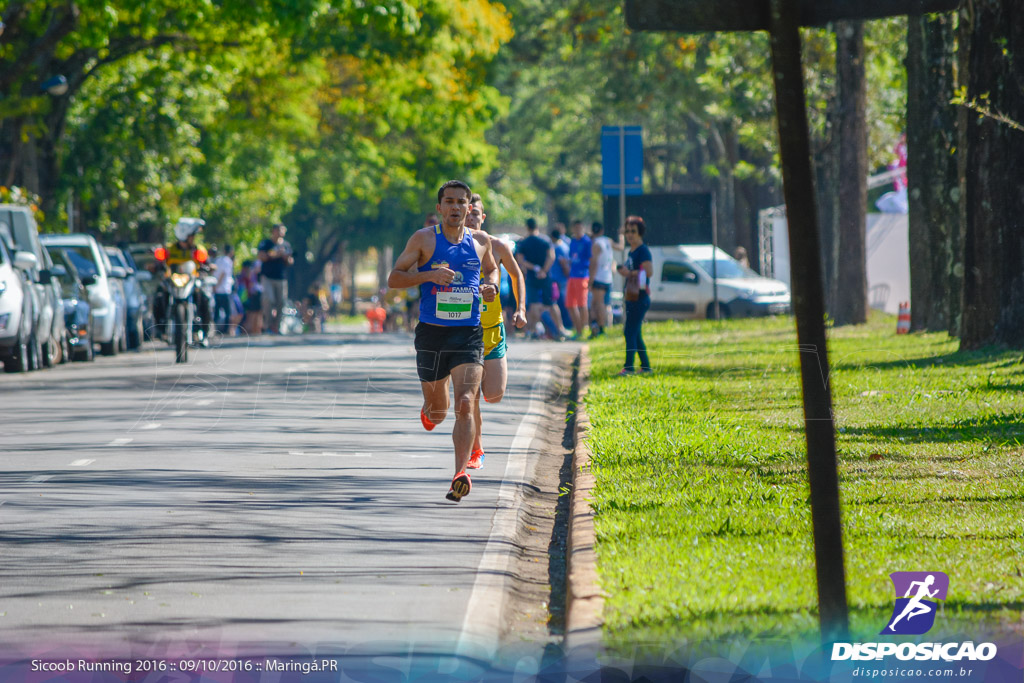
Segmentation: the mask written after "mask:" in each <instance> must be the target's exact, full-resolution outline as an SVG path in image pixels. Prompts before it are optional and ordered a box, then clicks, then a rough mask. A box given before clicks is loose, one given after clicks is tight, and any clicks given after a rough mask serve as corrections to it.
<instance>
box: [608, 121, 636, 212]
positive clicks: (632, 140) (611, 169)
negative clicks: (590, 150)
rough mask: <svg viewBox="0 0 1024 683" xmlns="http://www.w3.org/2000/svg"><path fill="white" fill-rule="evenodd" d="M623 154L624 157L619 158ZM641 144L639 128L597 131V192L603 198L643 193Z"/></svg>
mask: <svg viewBox="0 0 1024 683" xmlns="http://www.w3.org/2000/svg"><path fill="white" fill-rule="evenodd" d="M623 153H624V154H623ZM643 178H644V143H643V128H642V127H641V126H602V127H601V189H602V193H603V194H605V195H607V196H612V197H617V196H618V195H619V192H620V191H621V190H622V189H625V194H627V195H635V194H643V193H644V185H643Z"/></svg>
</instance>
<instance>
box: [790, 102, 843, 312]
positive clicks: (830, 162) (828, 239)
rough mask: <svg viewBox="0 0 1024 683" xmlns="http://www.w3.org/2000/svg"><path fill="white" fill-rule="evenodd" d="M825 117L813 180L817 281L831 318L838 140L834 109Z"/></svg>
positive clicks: (836, 258)
mask: <svg viewBox="0 0 1024 683" xmlns="http://www.w3.org/2000/svg"><path fill="white" fill-rule="evenodd" d="M830 106H831V104H830ZM828 118H829V120H830V122H831V123H830V125H829V131H830V132H829V139H828V140H826V141H825V142H824V144H823V145H822V146H821V147H820V148H819V149H818V150H816V152H815V154H814V180H815V188H816V191H817V193H818V195H817V196H818V223H819V224H820V226H821V285H822V288H823V289H824V294H825V311H826V312H827V313H828V314H829V315H830V316H832V317H833V318H834V317H835V310H836V289H837V287H836V285H837V283H838V281H839V200H838V197H839V144H838V141H837V140H836V136H835V132H834V131H835V122H834V118H835V117H834V112H830V113H829V116H828ZM790 249H792V246H791V247H790Z"/></svg>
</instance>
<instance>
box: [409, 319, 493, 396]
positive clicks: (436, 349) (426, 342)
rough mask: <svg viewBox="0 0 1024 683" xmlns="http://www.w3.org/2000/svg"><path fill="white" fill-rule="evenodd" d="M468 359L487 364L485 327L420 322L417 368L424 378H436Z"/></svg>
mask: <svg viewBox="0 0 1024 683" xmlns="http://www.w3.org/2000/svg"><path fill="white" fill-rule="evenodd" d="M466 363H476V364H477V365H483V364H484V328H482V327H480V326H479V325H476V326H471V325H460V326H452V327H443V326H441V325H431V324H429V323H419V324H418V325H416V372H417V374H419V377H420V381H421V382H436V381H437V380H439V379H444V378H445V377H447V376H448V375H450V374H452V368H454V367H458V366H459V365H465V364H466Z"/></svg>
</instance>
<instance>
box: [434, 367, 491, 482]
mask: <svg viewBox="0 0 1024 683" xmlns="http://www.w3.org/2000/svg"><path fill="white" fill-rule="evenodd" d="M483 371H484V368H483V366H482V365H477V364H476V363H463V364H462V365H457V366H455V367H454V368H452V388H453V389H454V392H455V427H454V428H453V429H452V441H454V442H455V472H456V473H459V472H461V471H463V470H464V469H466V463H467V462H469V455H470V451H471V450H472V449H473V440H474V438H475V437H476V423H475V422H474V421H473V403H474V402H475V401H476V400H477V398H476V397H477V392H478V391H479V390H480V380H481V377H482V376H483ZM447 398H448V396H447V393H446V394H445V400H447ZM431 419H433V418H431Z"/></svg>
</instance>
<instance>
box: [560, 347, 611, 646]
mask: <svg viewBox="0 0 1024 683" xmlns="http://www.w3.org/2000/svg"><path fill="white" fill-rule="evenodd" d="M576 365H577V368H576V377H575V381H574V388H575V390H576V406H575V417H576V430H575V434H574V449H573V456H572V474H573V476H572V493H571V494H570V495H571V498H570V501H569V532H568V538H567V540H566V564H567V565H568V566H567V568H566V577H567V578H566V606H565V615H566V616H565V651H566V652H573V653H574V654H577V655H578V654H590V655H596V654H597V653H598V652H599V651H600V649H601V626H602V624H603V623H604V621H603V618H602V613H603V611H604V594H603V593H602V592H601V589H600V588H599V587H598V580H597V556H596V554H595V552H594V543H595V540H596V536H595V534H594V511H593V510H592V509H591V507H590V496H591V493H592V492H593V489H594V475H593V474H592V473H591V471H590V447H589V445H588V444H587V440H586V436H587V433H588V432H589V431H590V418H589V417H588V415H587V411H586V408H585V407H584V405H583V400H584V398H585V397H586V394H587V389H588V387H589V383H590V356H589V354H588V347H587V346H586V345H584V346H583V348H582V349H581V350H580V353H579V355H578V356H577V363H576Z"/></svg>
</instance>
